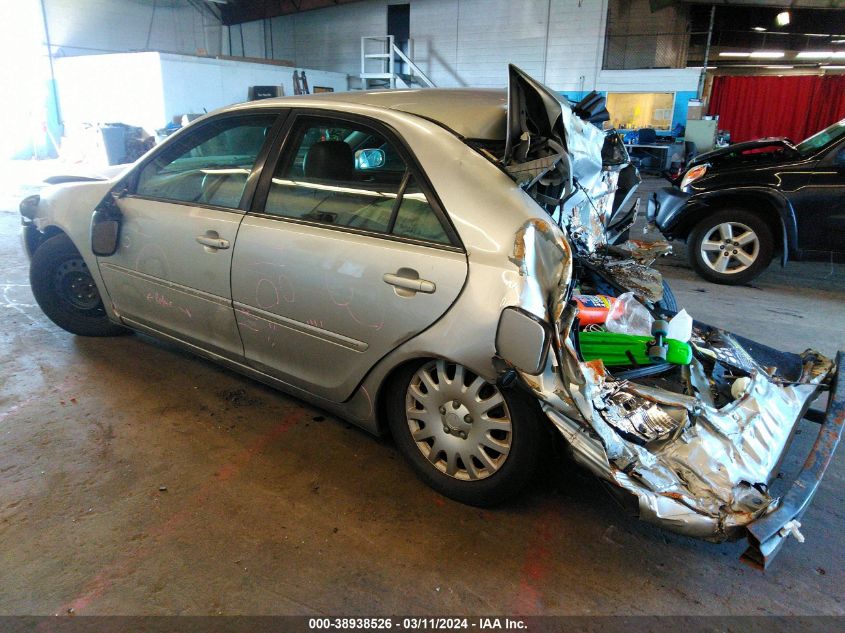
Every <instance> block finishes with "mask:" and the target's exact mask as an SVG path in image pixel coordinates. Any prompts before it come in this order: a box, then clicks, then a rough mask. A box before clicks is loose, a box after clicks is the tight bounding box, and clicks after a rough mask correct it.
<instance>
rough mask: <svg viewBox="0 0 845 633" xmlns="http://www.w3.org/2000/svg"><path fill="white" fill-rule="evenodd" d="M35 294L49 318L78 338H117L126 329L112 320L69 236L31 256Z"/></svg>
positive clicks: (52, 241) (50, 242) (58, 237)
mask: <svg viewBox="0 0 845 633" xmlns="http://www.w3.org/2000/svg"><path fill="white" fill-rule="evenodd" d="M29 283H30V286H32V294H33V295H35V300H36V301H37V302H38V305H39V307H40V308H41V310H42V311H43V312H44V314H46V315H47V317H48V318H49V319H50V320H51V321H52V322H53V323H55V324H56V325H58V326H59V327H60V328H62V329H63V330H67V331H68V332H70V333H71V334H78V335H79V336H117V335H119V334H125V333H126V332H127V330H126V329H125V328H123V327H121V326H119V325H116V324H114V323H112V322H111V321H110V320H109V317H108V315H107V314H106V310H105V308H104V307H103V302H102V299H100V291H99V289H98V288H97V286H96V284H95V282H94V278H93V277H92V276H91V273H90V272H89V270H88V266H87V265H86V264H85V261H84V260H83V259H82V255H80V254H79V251H78V250H76V247H75V246H74V245H73V242H71V241H70V238H69V237H68V236H67V235H64V234H61V235H56V236H54V237H51V238H50V239H48V240H46V241H45V242H44V243H43V244H42V245H41V246H39V247H38V250H36V251H35V253H34V254H33V255H32V262H31V264H30V268H29Z"/></svg>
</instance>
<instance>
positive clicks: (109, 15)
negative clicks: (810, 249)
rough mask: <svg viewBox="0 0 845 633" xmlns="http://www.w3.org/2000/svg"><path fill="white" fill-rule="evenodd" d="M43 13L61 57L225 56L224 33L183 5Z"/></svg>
mask: <svg viewBox="0 0 845 633" xmlns="http://www.w3.org/2000/svg"><path fill="white" fill-rule="evenodd" d="M5 1H7V2H11V1H12V0H5ZM154 5H155V6H154ZM44 9H45V12H46V14H47V23H48V26H49V31H50V40H51V43H52V44H53V49H54V51H56V49H58V51H59V54H63V55H89V54H96V53H112V52H127V51H141V50H155V51H169V52H175V53H188V54H196V53H197V52H198V51H200V50H205V51H207V52H208V53H209V54H212V55H216V54H220V53H224V52H227V50H223V49H221V43H222V44H228V38H226V37H224V31H225V29H224V28H221V27H220V24H219V22H218V21H216V20H214V19H213V18H212V17H211V15H210V14H209V13H207V12H205V11H203V12H200V11H197V10H196V9H194V8H193V7H192V6H190V5H189V4H187V3H179V4H174V3H170V2H158V3H154V2H153V1H152V0H44ZM224 40H226V41H225V42H224Z"/></svg>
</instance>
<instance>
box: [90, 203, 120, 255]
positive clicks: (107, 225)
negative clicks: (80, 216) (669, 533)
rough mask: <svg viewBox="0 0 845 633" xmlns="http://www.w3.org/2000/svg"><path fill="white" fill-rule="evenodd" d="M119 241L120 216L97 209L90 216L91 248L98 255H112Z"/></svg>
mask: <svg viewBox="0 0 845 633" xmlns="http://www.w3.org/2000/svg"><path fill="white" fill-rule="evenodd" d="M119 243H120V217H119V216H116V215H114V213H113V212H110V211H106V210H103V209H97V210H95V211H94V214H93V215H92V216H91V250H92V251H93V252H94V255H97V256H98V257H108V256H109V255H114V254H115V252H116V251H117V247H118V244H119Z"/></svg>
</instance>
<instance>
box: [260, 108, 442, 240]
mask: <svg viewBox="0 0 845 633" xmlns="http://www.w3.org/2000/svg"><path fill="white" fill-rule="evenodd" d="M292 139H293V143H292V144H291V145H289V146H290V147H292V148H293V149H292V151H291V153H290V154H289V156H288V158H287V160H286V161H284V160H283V161H282V162H281V163H280V164H279V167H278V169H277V172H276V173H275V174H274V176H273V180H272V184H271V187H270V191H269V193H268V197H267V204H266V206H265V209H264V211H265V213H268V214H271V215H277V216H281V217H286V218H295V219H299V220H307V221H311V222H317V223H320V224H326V225H330V226H336V227H346V228H353V229H360V230H365V231H370V232H375V233H384V234H393V235H397V236H399V237H406V238H411V239H417V240H424V241H428V242H435V243H438V244H450V243H451V241H450V239H449V237H448V234H447V233H446V231H445V230H444V228H443V225H442V224H441V222H440V219H439V218H438V216H437V214H436V213H435V211H434V209H433V208H432V207H431V205H430V204H429V201H428V199H427V198H426V195H425V193H424V192H423V191H422V190H421V189H420V188H419V187H418V186H417V184H416V183H415V181H414V178H413V176H412V175H411V172H410V170H409V169H408V166H407V165H406V164H405V161H404V160H403V159H402V157H401V155H400V154H399V152H398V151H397V150H396V147H395V146H394V145H393V144H392V143H391V142H390V141H388V140H387V139H385V138H384V136H382V135H381V134H379V133H378V132H377V131H375V130H372V129H370V128H368V127H367V126H364V125H360V124H358V123H352V122H349V121H339V120H332V119H323V118H319V117H307V118H304V119H303V120H301V121H300V122H299V123H298V124H297V125H296V126H295V127H294V130H293V133H292Z"/></svg>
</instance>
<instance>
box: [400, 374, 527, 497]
mask: <svg viewBox="0 0 845 633" xmlns="http://www.w3.org/2000/svg"><path fill="white" fill-rule="evenodd" d="M387 414H388V424H389V425H390V430H391V433H392V435H393V438H394V440H395V442H396V445H397V447H398V448H399V451H400V452H401V453H402V455H403V456H404V457H405V459H406V460H407V461H408V463H409V464H410V465H411V467H412V468H413V470H414V472H415V473H416V474H417V476H418V477H419V478H420V479H422V480H423V481H424V482H425V483H427V484H428V485H429V486H431V487H432V488H434V489H435V490H436V491H437V492H439V493H441V494H442V495H444V496H446V497H449V498H451V499H454V500H456V501H460V502H462V503H466V504H469V505H474V506H481V507H488V506H492V505H495V504H498V503H501V502H503V501H505V500H506V499H508V498H510V497H512V496H514V495H516V494H517V493H518V492H520V491H521V490H522V489H523V488H524V487H525V485H526V484H527V483H528V482H529V481H530V480H531V478H532V476H533V475H534V473H535V470H536V467H537V464H538V462H539V461H540V456H541V446H542V445H543V435H542V427H541V415H542V412H541V411H540V409H539V407H538V406H537V404H536V403H535V402H533V401H532V399H531V398H530V397H528V396H527V395H526V394H524V393H522V392H520V391H518V390H517V389H510V390H500V389H499V388H498V387H497V386H496V385H493V384H491V383H489V382H487V381H486V380H484V379H483V378H481V377H480V376H477V375H476V374H474V373H472V372H471V371H470V370H468V369H466V368H464V367H463V366H461V365H458V364H457V363H453V362H450V361H445V360H430V361H426V362H423V363H421V364H412V365H410V366H408V367H406V368H404V369H403V370H401V371H400V372H399V374H398V375H397V376H396V377H395V379H394V381H393V383H392V385H391V391H390V395H389V399H388V401H387Z"/></svg>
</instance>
